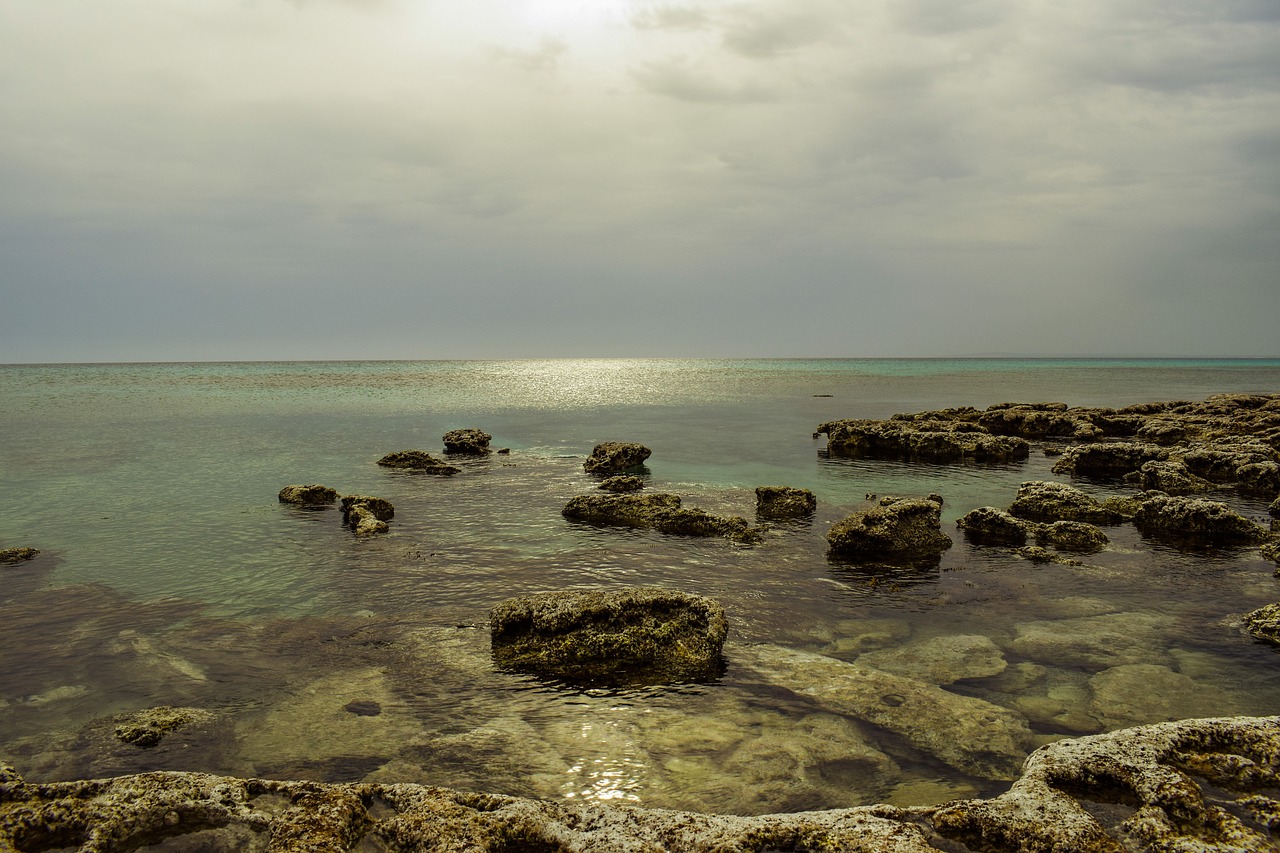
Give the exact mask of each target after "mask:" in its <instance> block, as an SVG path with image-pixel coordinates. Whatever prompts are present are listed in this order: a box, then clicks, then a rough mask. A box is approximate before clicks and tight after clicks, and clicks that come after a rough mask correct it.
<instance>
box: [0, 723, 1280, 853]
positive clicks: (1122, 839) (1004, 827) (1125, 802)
mask: <svg viewBox="0 0 1280 853" xmlns="http://www.w3.org/2000/svg"><path fill="white" fill-rule="evenodd" d="M1277 787H1280V717H1229V718H1215V719H1204V720H1188V721H1181V722H1170V723H1159V724H1155V725H1150V726H1143V727H1139V728H1134V729H1126V730H1122V731H1117V732H1112V733H1110V734H1103V735H1096V736H1093V737H1085V738H1078V739H1073V740H1061V741H1057V742H1055V743H1052V744H1049V745H1047V746H1044V747H1041V748H1040V749H1038V750H1036V752H1034V753H1033V754H1032V755H1031V756H1030V757H1029V758H1028V759H1027V761H1026V763H1025V764H1024V765H1023V768H1022V772H1021V775H1020V776H1019V778H1018V779H1017V780H1016V781H1015V782H1014V784H1013V786H1012V787H1011V788H1010V790H1009V791H1007V792H1006V793H1004V794H1001V795H999V796H997V797H993V798H990V799H977V800H955V801H951V802H946V803H942V804H940V805H936V806H922V807H912V808H900V807H894V806H887V805H879V806H862V807H857V808H849V809H836V810H831V811H823V812H801V813H796V814H774V815H764V816H758V817H739V816H732V815H709V814H698V813H692V812H680V811H667V810H659V809H645V808H640V807H635V806H624V805H612V804H607V803H600V802H583V803H579V804H564V803H553V802H549V801H545V800H534V799H526V798H520V797H508V796H495V795H491V794H481V793H468V792H462V791H457V790H450V789H447V788H436V787H428V786H423V785H410V784H377V783H355V784H324V783H319V782H300V781H293V782H290V781H269V780H263V779H238V778H232V777H227V776H214V775H208V774H202V773H180V772H157V773H143V774H137V775H132V776H122V777H118V778H115V779H101V780H93V781H74V782H54V783H48V784H33V783H27V782H25V781H24V780H23V779H22V777H21V776H19V775H18V773H17V772H16V771H15V770H14V769H13V768H12V767H8V766H5V765H0V850H13V851H19V850H20V851H24V853H34V851H52V850H75V851H78V853H110V851H118V850H135V849H139V848H141V847H144V846H147V845H155V844H160V843H162V842H165V841H166V840H181V841H185V842H187V846H184V847H182V848H181V849H192V850H195V849H198V850H204V851H223V850H225V851H233V850H234V851H266V853H303V851H310V853H317V851H332V853H340V852H341V851H359V850H383V851H406V853H407V851H433V853H455V851H456V853H463V851H480V850H493V851H516V850H522V851H556V852H557V853H573V851H594V853H613V851H617V853H640V851H690V853H692V852H693V851H767V850H791V851H828V850H842V851H851V852H853V853H856V851H862V853H938V851H947V852H948V853H963V852H964V851H987V853H1004V851H1009V853H1013V851H1020V853H1061V851H1071V852H1072V853H1121V851H1151V853H1155V851H1208V850H1218V851H1228V850H1230V851H1247V852H1248V853H1253V851H1268V850H1276V849H1277V844H1276V841H1275V838H1274V832H1275V829H1276V828H1277V827H1280V802H1277V800H1276V799H1274V796H1275V792H1276V791H1275V789H1276V788H1277ZM173 849H179V848H173Z"/></svg>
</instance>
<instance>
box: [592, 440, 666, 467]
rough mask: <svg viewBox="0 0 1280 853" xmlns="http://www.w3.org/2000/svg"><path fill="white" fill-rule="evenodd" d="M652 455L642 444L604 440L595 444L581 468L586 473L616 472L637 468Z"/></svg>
mask: <svg viewBox="0 0 1280 853" xmlns="http://www.w3.org/2000/svg"><path fill="white" fill-rule="evenodd" d="M652 455H653V451H652V450H650V449H649V448H647V447H645V446H644V445H643V444H636V443H634V442H628V441H606V442H602V443H600V444H597V445H596V446H595V447H594V448H593V449H592V450H591V455H590V456H588V457H587V461H586V462H583V463H582V469H583V470H584V471H586V472H587V473H588V474H601V475H608V474H618V473H621V472H623V471H629V470H631V469H632V468H639V467H640V466H641V465H643V464H644V461H645V460H646V459H648V458H649V457H650V456H652Z"/></svg>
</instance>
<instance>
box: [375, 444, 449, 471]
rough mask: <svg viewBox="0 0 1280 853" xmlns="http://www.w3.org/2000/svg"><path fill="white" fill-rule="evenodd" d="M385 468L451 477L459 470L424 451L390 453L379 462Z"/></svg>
mask: <svg viewBox="0 0 1280 853" xmlns="http://www.w3.org/2000/svg"><path fill="white" fill-rule="evenodd" d="M378 464H379V465H381V466H382V467H384V468H400V469H403V470H406V471H421V472H422V473H424V474H438V475H440V476H444V477H450V476H453V475H454V474H456V473H458V469H457V468H454V467H453V466H452V465H447V464H445V463H444V462H442V461H440V460H439V459H437V458H435V457H434V456H432V455H431V454H430V453H426V452H424V451H422V450H400V451H397V452H395V453H388V454H387V455H386V456H384V457H382V458H381V459H379V460H378Z"/></svg>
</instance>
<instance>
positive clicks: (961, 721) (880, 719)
mask: <svg viewBox="0 0 1280 853" xmlns="http://www.w3.org/2000/svg"><path fill="white" fill-rule="evenodd" d="M732 654H733V660H734V662H735V663H742V664H744V665H746V666H748V667H750V668H751V669H752V670H754V671H756V672H758V673H760V674H761V675H762V676H764V677H765V678H766V679H767V680H768V681H769V682H770V683H771V684H775V685H777V686H780V687H784V688H786V689H788V690H790V691H792V692H793V693H795V694H797V695H798V696H802V697H804V698H806V699H808V700H810V701H812V702H814V703H816V704H817V705H818V706H820V707H822V708H825V709H827V710H829V711H832V712H834V713H837V714H843V715H845V716H850V717H854V718H855V719H859V720H862V721H864V722H867V723H870V724H872V725H875V726H879V727H880V728H883V729H887V730H888V731H891V732H893V733H895V734H897V735H899V736H900V737H902V738H903V739H904V740H905V741H907V742H908V743H910V744H911V745H912V746H914V747H915V748H916V749H919V750H920V751H922V752H924V753H926V754H927V755H930V756H933V757H934V758H937V759H938V760H940V761H942V762H944V763H946V764H948V765H950V766H951V767H954V768H956V769H958V770H961V771H962V772H965V773H969V774H971V775H974V776H978V777H981V778H984V779H1008V778H1012V777H1013V776H1014V775H1016V773H1017V770H1018V767H1019V766H1020V765H1021V763H1022V761H1023V759H1024V758H1025V757H1026V754H1027V751H1028V750H1029V749H1030V746H1031V732H1030V730H1029V729H1028V728H1027V724H1026V720H1025V719H1023V717H1022V716H1021V715H1020V714H1018V713H1016V712H1014V711H1010V710H1009V709H1007V708H1001V707H999V706H997V705H992V704H990V703H989V702H984V701H982V700H980V699H974V698H972V697H968V696H960V695H958V694H955V693H950V692H948V691H946V690H943V689H942V688H940V687H937V686H935V685H932V684H926V683H924V682H922V681H918V680H916V679H912V678H905V677H903V676H901V675H894V674H892V673H888V672H883V671H881V670H878V669H874V668H872V667H867V666H861V665H859V664H850V663H845V662H844V661H839V660H836V659H834V658H828V657H823V656H822V655H815V654H811V653H808V652H799V651H794V650H791V649H785V648H782V647H779V646H768V645H761V646H751V647H744V648H735V649H733V651H732Z"/></svg>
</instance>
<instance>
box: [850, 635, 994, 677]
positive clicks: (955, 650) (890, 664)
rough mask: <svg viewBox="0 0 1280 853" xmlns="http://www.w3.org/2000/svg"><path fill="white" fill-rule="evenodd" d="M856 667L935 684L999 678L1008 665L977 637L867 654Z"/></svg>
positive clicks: (991, 645)
mask: <svg viewBox="0 0 1280 853" xmlns="http://www.w3.org/2000/svg"><path fill="white" fill-rule="evenodd" d="M857 664H858V666H869V667H872V668H873V669H879V670H882V671H884V672H891V673H894V674H896V675H905V676H907V677H909V678H914V679H916V680H917V681H924V682H926V683H928V684H938V685H943V684H952V683H954V682H956V681H961V680H963V679H966V678H987V677H989V676H993V675H999V674H1000V673H1002V672H1004V670H1005V668H1006V667H1007V666H1008V663H1007V662H1006V661H1005V659H1004V654H1003V653H1002V652H1001V651H1000V648H999V647H998V646H997V645H996V644H995V643H993V642H991V640H990V639H989V638H988V637H984V636H981V635H979V634H954V635H949V636H945V637H934V638H932V639H929V640H924V641H923V642H919V643H910V644H908V645H903V646H898V647H896V648H892V649H880V650H879V651H873V652H867V653H866V654H864V655H860V656H859V657H858V660H857Z"/></svg>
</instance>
